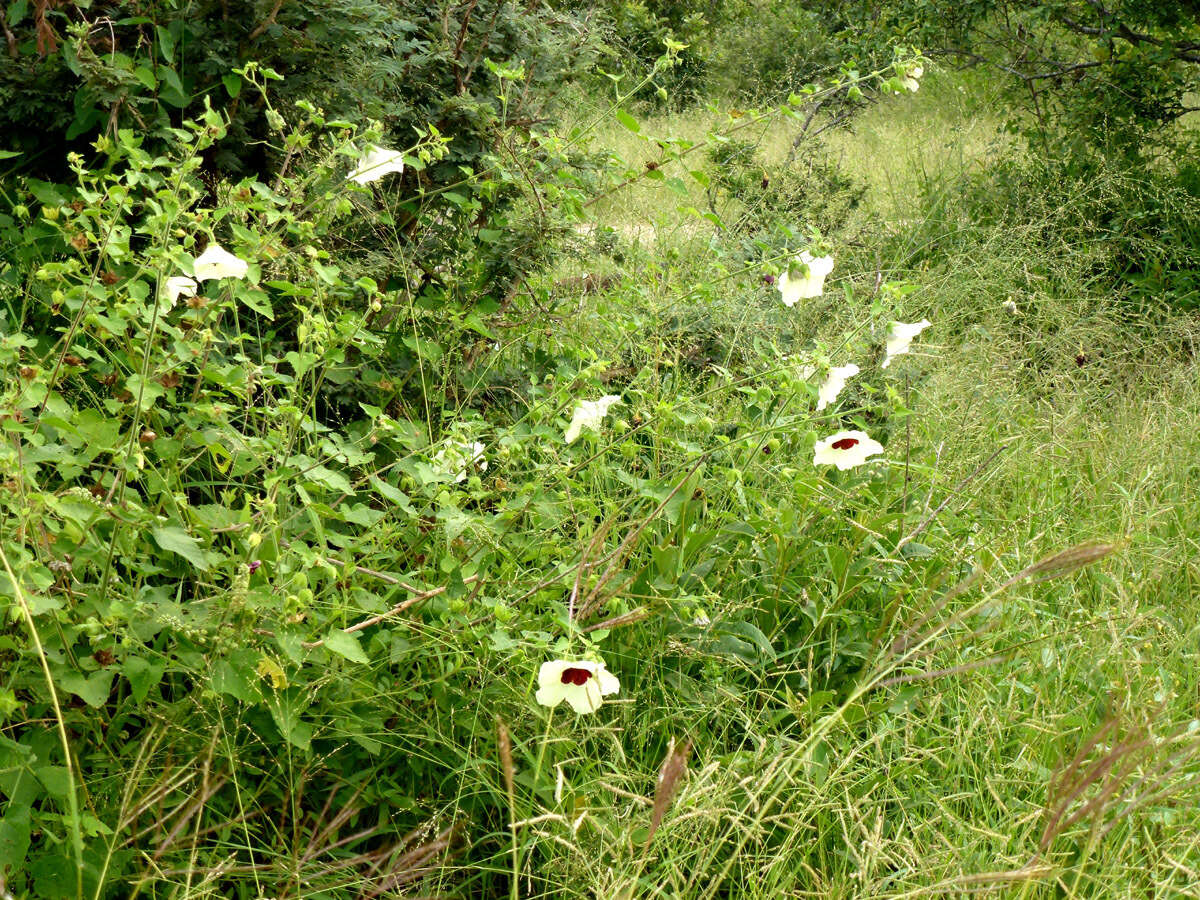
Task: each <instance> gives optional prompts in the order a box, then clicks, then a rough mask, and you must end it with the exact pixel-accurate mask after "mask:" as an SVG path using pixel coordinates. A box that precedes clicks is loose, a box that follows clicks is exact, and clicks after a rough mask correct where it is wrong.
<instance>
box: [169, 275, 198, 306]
mask: <svg viewBox="0 0 1200 900" xmlns="http://www.w3.org/2000/svg"><path fill="white" fill-rule="evenodd" d="M162 293H163V296H164V297H166V298H167V305H168V306H174V305H175V304H176V303H178V302H179V298H180V297H195V296H196V279H194V278H188V277H187V276H186V275H174V276H172V277H170V278H168V279H167V281H166V283H165V284H164V285H163V289H162Z"/></svg>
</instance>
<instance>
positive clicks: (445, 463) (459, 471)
mask: <svg viewBox="0 0 1200 900" xmlns="http://www.w3.org/2000/svg"><path fill="white" fill-rule="evenodd" d="M433 461H434V462H435V463H437V465H438V467H439V468H442V469H444V470H446V471H447V472H450V473H451V474H453V475H454V483H455V484H461V483H462V482H464V481H466V480H467V475H468V473H469V472H470V470H471V467H472V466H479V468H480V469H484V470H486V469H487V465H488V464H487V460H486V459H485V458H484V455H483V444H481V443H479V441H473V442H471V443H468V442H466V441H451V442H450V444H449V445H448V446H446V447H443V448H442V449H441V450H439V451H438V452H437V453H436V454H435V455H434V457H433Z"/></svg>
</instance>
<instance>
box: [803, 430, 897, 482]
mask: <svg viewBox="0 0 1200 900" xmlns="http://www.w3.org/2000/svg"><path fill="white" fill-rule="evenodd" d="M882 452H883V445H881V444H880V443H879V442H878V441H876V440H874V439H872V438H871V437H870V436H869V435H867V434H865V433H864V432H861V431H839V432H838V433H837V434H831V435H830V436H829V437H827V438H825V439H824V440H823V441H817V444H816V447H814V448H813V465H814V466H837V467H838V468H839V469H841V470H842V471H843V472H844V471H846V470H847V469H853V468H854V467H855V466H861V465H862V464H863V463H865V462H866V461H867V458H868V457H870V456H874V455H875V454H876V453H882Z"/></svg>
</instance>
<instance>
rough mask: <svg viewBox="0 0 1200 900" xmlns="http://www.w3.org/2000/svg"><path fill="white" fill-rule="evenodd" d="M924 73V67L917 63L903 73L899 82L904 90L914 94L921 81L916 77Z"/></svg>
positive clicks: (919, 87) (918, 88)
mask: <svg viewBox="0 0 1200 900" xmlns="http://www.w3.org/2000/svg"><path fill="white" fill-rule="evenodd" d="M924 74H925V67H924V66H922V65H921V64H920V63H918V64H917V65H915V66H913V67H912V68H910V69H909V70H908V71H907V72H905V73H904V74H903V76H902V77H901V79H900V83H901V84H902V85H904V89H905V90H906V91H911V92H912V93H914V94H915V93H916V92H917V91H919V90H920V89H921V83H920V82H919V81H918V80H917V79H918V78H920V77H921V76H922V75H924Z"/></svg>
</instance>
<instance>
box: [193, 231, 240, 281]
mask: <svg viewBox="0 0 1200 900" xmlns="http://www.w3.org/2000/svg"><path fill="white" fill-rule="evenodd" d="M249 267H250V265H249V263H247V262H246V261H245V260H244V259H238V258H237V257H236V256H234V255H233V254H232V253H230V252H229V251H227V250H223V249H221V246H220V244H216V243H212V244H209V245H208V248H207V249H206V250H205V251H204V252H203V253H201V254H200V255H199V256H197V257H196V262H195V263H193V265H192V271H194V272H195V273H196V280H197V281H208V280H209V279H212V278H245V277H246V271H247V269H249ZM193 293H194V292H193Z"/></svg>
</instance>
